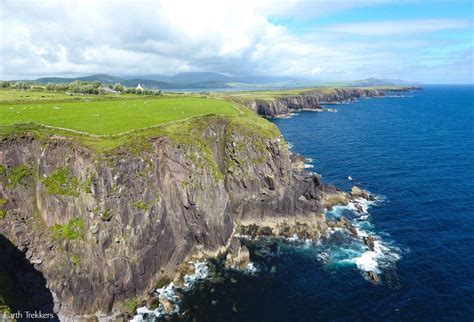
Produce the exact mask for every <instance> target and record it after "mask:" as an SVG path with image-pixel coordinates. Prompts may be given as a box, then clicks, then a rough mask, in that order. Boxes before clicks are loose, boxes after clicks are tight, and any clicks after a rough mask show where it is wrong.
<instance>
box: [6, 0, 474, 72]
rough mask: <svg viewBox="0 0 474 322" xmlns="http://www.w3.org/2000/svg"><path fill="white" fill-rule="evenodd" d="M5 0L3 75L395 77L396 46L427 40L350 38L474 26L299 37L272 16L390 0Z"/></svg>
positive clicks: (446, 23) (364, 28)
mask: <svg viewBox="0 0 474 322" xmlns="http://www.w3.org/2000/svg"><path fill="white" fill-rule="evenodd" d="M0 1H2V2H0V3H1V5H0V19H1V28H2V30H1V38H2V39H1V40H2V41H1V45H0V46H1V48H0V49H1V58H2V61H1V70H0V73H1V77H0V78H26V77H37V76H46V75H48V76H50V75H84V74H91V73H110V74H114V75H151V74H175V73H178V72H183V71H213V72H221V73H227V74H232V75H268V76H278V75H280V76H281V75H287V76H302V77H319V78H322V79H354V78H358V77H363V76H374V75H375V73H385V75H387V74H391V75H394V74H396V73H397V70H396V69H394V68H393V67H388V68H387V65H392V66H398V68H401V67H403V66H405V65H406V64H407V61H408V60H407V57H403V56H400V55H399V54H396V53H394V52H393V50H392V49H393V48H394V46H395V47H396V46H397V44H398V46H402V47H403V46H411V47H412V48H413V47H419V46H425V45H426V44H424V43H423V42H420V41H419V40H418V39H406V40H394V41H393V42H390V43H387V42H386V41H385V44H384V45H383V46H381V47H380V46H379V47H378V48H377V49H376V50H375V49H374V46H371V44H372V45H373V42H372V41H367V40H364V39H359V40H357V41H353V40H347V37H346V38H344V37H345V35H346V34H353V35H358V36H380V35H401V34H405V33H412V31H413V28H416V29H417V30H418V31H419V32H430V31H436V30H444V29H453V28H465V27H466V24H470V21H466V20H452V19H451V20H449V19H440V20H429V21H425V20H416V21H403V22H397V21H385V22H384V21H381V22H363V23H351V24H346V25H332V26H331V25H330V26H323V27H318V28H316V29H315V30H314V31H313V32H308V33H305V34H295V33H294V32H293V31H292V29H291V27H289V26H285V25H282V24H277V23H273V22H271V21H272V19H270V18H271V17H286V18H291V19H318V18H317V17H318V16H319V15H322V14H325V13H331V12H336V11H341V10H348V9H352V8H354V7H357V6H370V5H380V4H384V3H388V2H391V1H390V0H361V1H346V0H342V1H331V2H330V1H295V0H292V1H291V0H290V1H281V0H280V1H278V0H277V1H268V0H265V1H251V0H242V1H222V0H221V1H207V0H204V1H183V0H173V1H171V0H169V1H151V0H150V1H143V0H142V1H92V0H90V1H89V0H85V1H59V0H58V1H55V0H43V1H7V0H0ZM410 26H411V27H410ZM398 48H400V47H398ZM397 64H398V65H397ZM381 76H383V75H381ZM388 76H389V75H388Z"/></svg>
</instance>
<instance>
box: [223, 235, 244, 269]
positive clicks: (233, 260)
mask: <svg viewBox="0 0 474 322" xmlns="http://www.w3.org/2000/svg"><path fill="white" fill-rule="evenodd" d="M249 263H250V253H249V250H248V249H247V247H245V246H242V245H241V244H240V241H239V240H238V239H237V238H235V237H234V238H232V240H231V242H230V246H229V248H228V251H227V257H226V260H225V267H226V268H233V269H237V270H241V271H242V270H245V269H246V268H247V266H248V264H249Z"/></svg>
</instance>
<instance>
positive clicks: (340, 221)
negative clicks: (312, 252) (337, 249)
mask: <svg viewBox="0 0 474 322" xmlns="http://www.w3.org/2000/svg"><path fill="white" fill-rule="evenodd" d="M328 225H329V226H330V227H333V228H334V227H337V228H344V229H347V230H348V231H349V232H350V233H351V234H352V236H354V237H357V236H358V233H357V229H356V228H355V227H354V225H352V224H351V223H350V222H349V221H348V220H347V219H346V218H345V217H341V218H339V219H338V220H337V221H333V222H329V223H328Z"/></svg>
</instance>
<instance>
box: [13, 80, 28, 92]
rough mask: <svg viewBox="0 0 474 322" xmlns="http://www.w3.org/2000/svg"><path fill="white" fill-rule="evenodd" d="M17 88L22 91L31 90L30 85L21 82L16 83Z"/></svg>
mask: <svg viewBox="0 0 474 322" xmlns="http://www.w3.org/2000/svg"><path fill="white" fill-rule="evenodd" d="M15 88H16V89H21V90H26V89H28V88H30V85H28V84H27V83H25V82H22V81H19V82H16V83H15Z"/></svg>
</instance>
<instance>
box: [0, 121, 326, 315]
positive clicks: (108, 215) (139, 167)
mask: <svg viewBox="0 0 474 322" xmlns="http://www.w3.org/2000/svg"><path fill="white" fill-rule="evenodd" d="M262 121H264V120H262ZM264 122H266V121H264ZM188 123H189V124H188V126H187V127H184V128H183V129H182V133H179V132H178V133H173V135H168V134H167V133H160V134H156V135H151V136H147V137H139V138H137V139H135V140H132V141H130V142H129V143H127V144H124V145H122V146H121V147H119V148H116V149H113V150H112V151H109V152H106V153H98V152H96V151H94V150H93V149H91V148H88V147H86V146H84V145H82V144H80V143H78V142H76V141H75V140H72V139H68V138H64V137H59V136H54V135H50V136H46V137H45V136H43V135H38V134H37V132H35V131H23V132H20V133H15V134H12V135H9V136H8V137H5V138H3V139H2V140H1V141H0V165H1V167H0V198H1V200H2V203H1V213H0V214H1V216H0V217H1V219H0V234H2V235H4V236H5V237H6V238H7V239H8V240H9V241H10V242H11V245H3V246H2V247H3V248H2V249H0V250H2V251H3V253H2V256H3V257H4V258H6V261H7V262H8V263H12V265H10V267H4V268H3V269H4V271H5V272H7V273H8V274H13V275H15V270H18V269H20V267H18V266H15V265H16V264H15V263H17V262H19V261H24V260H26V261H27V262H28V263H29V264H31V265H32V266H33V267H32V269H33V270H36V271H37V272H38V273H39V274H40V275H42V276H43V277H44V280H45V282H46V288H47V290H49V291H50V292H51V296H52V298H53V302H54V312H55V313H57V314H58V316H60V317H61V318H63V319H66V318H72V317H74V316H87V315H95V314H99V315H100V314H103V315H110V314H112V313H113V312H120V311H123V310H124V303H126V301H127V300H129V299H131V298H138V299H140V298H144V297H146V295H147V294H148V293H149V292H150V291H152V290H153V289H154V288H155V287H156V284H157V282H158V281H160V279H162V278H163V277H166V276H167V277H171V278H172V276H173V274H174V272H175V270H176V268H177V266H178V265H179V264H180V263H182V262H183V260H185V259H186V258H188V257H189V256H191V255H192V254H195V253H196V252H200V253H202V254H205V255H210V256H214V255H216V254H218V253H219V252H224V251H225V247H226V246H227V245H228V244H229V242H230V240H231V237H232V235H233V234H234V233H235V232H236V231H237V230H238V228H239V227H240V226H242V225H243V226H246V227H248V226H249V225H256V227H265V229H266V230H268V229H271V230H272V233H273V234H275V235H282V236H285V235H288V234H291V235H292V234H302V237H304V238H307V237H311V238H315V239H317V238H318V237H319V235H320V234H322V233H324V232H325V231H326V229H327V223H326V221H325V219H324V215H323V190H324V187H323V185H322V183H321V182H320V180H319V178H318V177H317V176H315V175H312V174H310V173H307V172H304V171H302V170H298V169H296V168H295V167H294V165H293V164H292V162H291V160H290V152H289V151H288V148H287V145H286V143H285V142H284V140H283V138H282V137H281V135H280V134H279V132H278V130H276V128H274V126H273V125H269V124H267V125H265V128H261V127H259V125H255V124H252V125H250V126H248V125H244V124H243V123H239V122H236V119H233V118H224V117H219V116H208V117H200V118H197V119H195V120H191V121H188ZM267 123H268V122H267ZM268 227H269V228H268ZM292 227H293V228H292ZM294 227H300V228H299V230H295V229H294ZM301 227H305V228H304V229H303V228H301ZM0 248H1V247H0ZM14 250H15V251H14ZM21 256H24V257H25V259H21V258H18V257H21ZM0 270H1V269H0ZM40 277H41V276H40ZM40 277H38V276H35V275H34V274H33V275H32V276H30V277H28V276H26V277H19V278H20V279H22V280H20V281H19V282H22V283H29V284H28V285H29V286H30V289H28V290H23V291H22V292H23V293H24V294H23V297H24V299H23V300H24V301H26V302H28V303H27V304H28V306H29V308H30V309H31V308H33V309H43V310H47V309H48V308H47V306H48V305H50V303H36V302H35V301H34V298H36V297H37V295H38V293H37V292H36V290H35V288H36V287H37V288H38V292H40V291H42V292H44V285H43V286H42V285H41V283H39V284H38V285H37V286H36V284H35V283H33V282H32V281H31V280H33V281H34V280H37V279H41V278H40ZM16 278H18V276H16ZM29 278H30V279H29ZM40 289H41V290H40ZM19 291H20V290H19Z"/></svg>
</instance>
